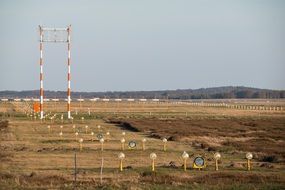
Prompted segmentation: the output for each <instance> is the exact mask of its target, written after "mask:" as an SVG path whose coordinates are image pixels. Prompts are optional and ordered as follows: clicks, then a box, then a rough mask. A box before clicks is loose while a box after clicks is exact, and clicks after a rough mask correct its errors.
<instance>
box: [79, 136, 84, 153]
mask: <svg viewBox="0 0 285 190" xmlns="http://www.w3.org/2000/svg"><path fill="white" fill-rule="evenodd" d="M82 143H83V139H82V138H81V139H79V148H80V151H82Z"/></svg>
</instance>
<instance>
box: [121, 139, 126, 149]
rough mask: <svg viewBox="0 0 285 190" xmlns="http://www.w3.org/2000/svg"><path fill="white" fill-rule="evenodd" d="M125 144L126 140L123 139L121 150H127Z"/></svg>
mask: <svg viewBox="0 0 285 190" xmlns="http://www.w3.org/2000/svg"><path fill="white" fill-rule="evenodd" d="M125 142H126V140H125V139H124V138H122V139H121V149H122V150H125Z"/></svg>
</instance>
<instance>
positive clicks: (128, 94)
mask: <svg viewBox="0 0 285 190" xmlns="http://www.w3.org/2000/svg"><path fill="white" fill-rule="evenodd" d="M44 96H45V98H66V92H65V91H45V92H44ZM71 96H72V98H80V97H81V98H94V97H98V98H147V99H151V98H158V99H167V98H168V99H229V98H256V99H258V98H259V99H272V98H285V90H268V89H258V88H249V87H242V86H237V87H234V86H226V87H215V88H200V89H194V90H192V89H178V90H161V91H125V92H120V91H114V92H112V91H107V92H72V93H71ZM0 97H1V98H27V97H28V98H31V97H34V98H38V97H39V91H38V90H30V91H0Z"/></svg>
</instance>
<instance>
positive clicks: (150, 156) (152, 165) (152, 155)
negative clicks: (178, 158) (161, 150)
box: [149, 152, 157, 172]
mask: <svg viewBox="0 0 285 190" xmlns="http://www.w3.org/2000/svg"><path fill="white" fill-rule="evenodd" d="M149 158H150V159H151V161H152V162H151V171H153V172H154V171H155V167H154V160H155V159H156V158H157V155H156V154H155V153H154V152H153V153H150V155H149Z"/></svg>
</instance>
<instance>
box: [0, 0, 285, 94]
mask: <svg viewBox="0 0 285 190" xmlns="http://www.w3.org/2000/svg"><path fill="white" fill-rule="evenodd" d="M39 24H41V25H44V26H50V27H65V26H67V25H69V24H71V25H72V47H71V57H72V60H71V74H72V81H71V83H72V84H71V88H72V90H75V91H107V90H108V91H115V90H162V89H179V88H180V89H181V88H202V87H214V86H225V85H235V86H236V85H242V86H250V87H259V88H270V89H285V1H284V0H279V1H277V0H267V1H265V0H235V1H234V0H196V1H194V0H140V1H138V0H120V1H119V0H101V1H97V0H89V1H88V0H80V1H79V0H78V1H72V0H46V1H44V0H25V1H23V0H0V90H31V89H39V69H40V67H39V55H40V54H39V41H38V40H39V33H38V25H39ZM66 50H67V48H66V46H65V45H64V44H44V88H45V89H49V90H66V88H67V51H66Z"/></svg>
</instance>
